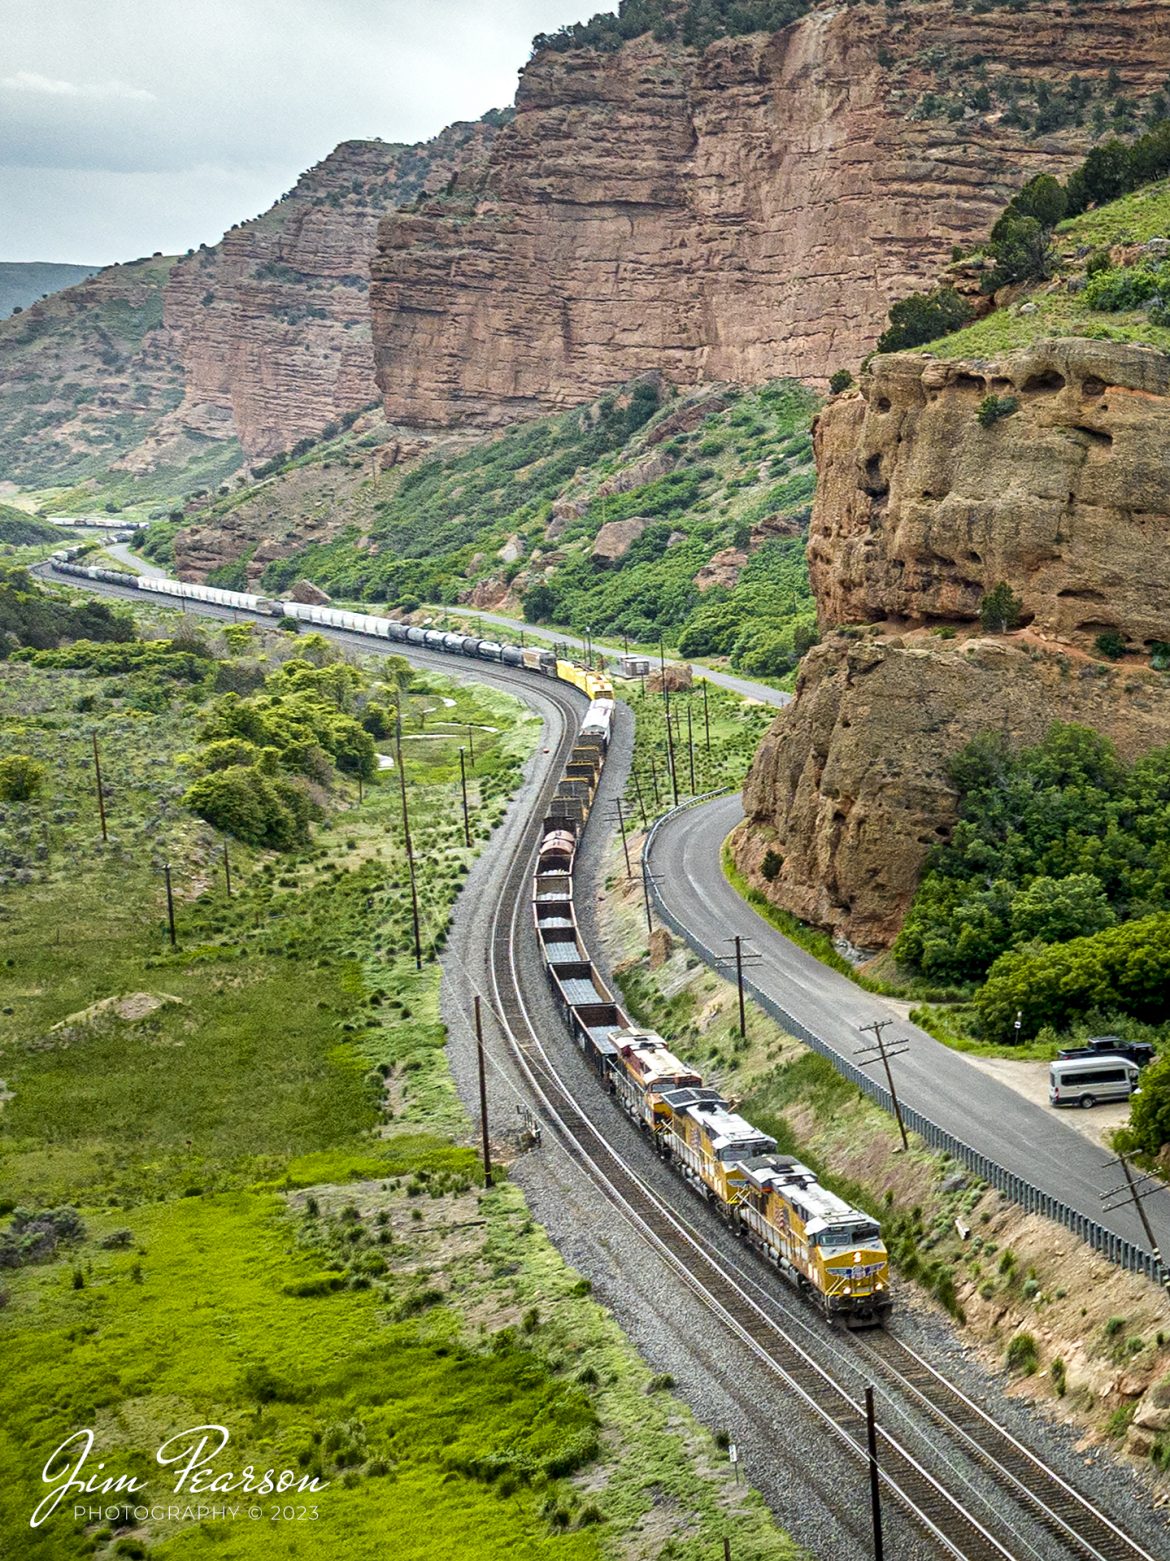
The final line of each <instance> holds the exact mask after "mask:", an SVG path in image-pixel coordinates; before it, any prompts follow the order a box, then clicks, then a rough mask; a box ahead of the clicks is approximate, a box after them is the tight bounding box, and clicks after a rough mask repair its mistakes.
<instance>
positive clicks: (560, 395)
mask: <svg viewBox="0 0 1170 1561" xmlns="http://www.w3.org/2000/svg"><path fill="white" fill-rule="evenodd" d="M976 57H982V58H983V59H984V60H986V61H990V62H992V64H991V69H992V75H993V77H995V78H996V79H1006V78H1008V77H1010V76H1013V75H1015V76H1019V77H1022V78H1028V79H1029V80H1041V81H1048V82H1052V83H1054V84H1058V85H1062V84H1064V83H1066V82H1067V81H1068V79H1069V77H1070V75H1072V74H1076V73H1080V75H1081V76H1083V77H1085V78H1086V79H1093V80H1096V81H1097V82H1098V83H1100V81H1101V80H1102V79H1103V77H1104V75H1105V73H1106V72H1107V71H1108V70H1109V69H1110V68H1112V67H1116V68H1117V69H1118V70H1119V72H1120V75H1121V79H1122V80H1123V82H1124V86H1125V90H1126V91H1129V92H1132V93H1134V94H1135V95H1136V96H1137V97H1139V98H1140V97H1141V95H1142V94H1143V93H1144V92H1146V91H1148V90H1152V89H1153V88H1155V87H1160V86H1161V85H1162V84H1163V82H1164V80H1165V78H1166V75H1167V72H1168V71H1170V3H1168V0H1149V3H1138V4H1124V3H1119V0H1101V3H1099V4H1095V5H1093V6H1091V7H1077V8H1075V9H1073V8H1070V7H1065V6H1059V5H1047V6H1044V7H1043V8H1040V7H1036V8H1034V9H1031V10H1014V9H1011V10H1009V9H1008V8H1006V7H1004V8H997V9H995V10H994V11H989V12H986V13H985V14H980V15H976V14H974V13H972V12H967V11H959V10H957V9H956V8H955V7H954V6H953V5H952V4H951V0H926V3H924V4H922V5H915V6H913V7H905V8H903V9H901V10H899V11H897V12H894V11H891V10H889V9H887V8H886V7H885V6H884V5H883V6H878V5H867V4H859V5H852V6H840V5H827V6H822V7H821V8H819V9H817V10H816V11H814V12H812V13H810V14H809V15H808V16H806V17H804V18H803V19H802V20H800V21H798V22H796V23H795V24H793V25H792V26H791V27H788V28H786V29H784V30H783V31H781V32H779V33H777V34H775V35H773V36H766V35H761V34H756V35H751V36H747V37H740V38H734V39H726V40H722V41H720V42H718V43H716V44H713V45H712V46H711V47H710V48H709V49H707V51H706V52H705V53H704V54H702V55H699V54H698V53H697V52H696V51H694V50H688V49H684V48H682V47H681V46H676V45H668V44H660V43H656V42H654V41H653V39H652V38H650V37H645V38H642V39H638V40H636V41H634V42H632V43H628V44H626V45H625V47H623V48H622V49H621V50H620V51H618V52H617V53H611V54H604V53H601V54H599V53H594V52H592V51H586V50H581V51H575V52H571V53H553V52H547V53H544V54H541V55H539V56H538V57H537V58H536V59H535V60H534V61H533V62H532V64H531V65H529V66H528V68H527V69H526V70H525V71H524V72H523V75H522V78H521V84H520V89H519V93H518V96H517V101H516V110H517V112H516V117H515V119H514V121H513V123H512V124H511V125H510V126H509V127H507V128H506V129H505V130H503V131H502V132H501V133H500V135H499V136H498V137H497V138H496V141H495V143H494V145H493V148H492V152H491V155H490V158H489V160H488V163H487V166H486V169H484V170H483V171H482V173H480V174H478V175H475V176H467V177H462V178H460V179H459V180H458V181H457V184H456V188H455V190H454V191H452V192H450V193H448V194H445V195H443V196H440V197H438V198H436V199H434V200H431V201H428V202H424V203H422V205H421V207H420V208H419V209H415V210H411V211H409V212H399V213H394V214H391V215H390V216H388V217H387V218H386V220H385V221H384V222H383V224H382V226H381V229H380V232H379V236H378V247H377V253H376V257H375V260H374V264H373V279H374V281H373V288H372V291H371V305H372V311H373V331H374V347H375V354H376V360H377V376H378V384H379V386H380V387H381V389H382V392H383V396H384V401H385V408H386V413H387V416H388V418H390V419H391V421H402V422H408V423H416V424H423V425H436V424H437V425H447V424H451V423H455V422H459V421H462V420H465V419H474V420H478V421H484V422H502V421H506V420H508V419H511V418H515V417H520V416H524V415H530V414H532V413H535V412H540V411H544V410H547V409H549V408H553V407H556V406H560V405H564V404H567V403H572V402H579V401H583V400H586V399H588V398H590V397H592V396H594V395H595V394H597V393H598V392H599V391H601V390H604V389H605V388H606V387H607V386H612V385H614V384H615V383H619V382H621V381H623V380H627V379H629V378H631V377H633V376H634V375H636V374H638V373H641V372H643V371H645V370H648V369H656V370H658V371H660V372H661V373H662V374H663V375H664V376H666V377H667V378H668V379H669V380H671V381H673V382H674V383H677V384H691V383H694V382H696V381H699V380H705V379H711V380H745V381H752V380H760V379H764V378H768V377H770V376H775V375H781V374H789V375H797V376H801V377H810V378H823V377H824V376H825V375H826V374H827V373H828V372H829V371H830V370H832V369H833V368H836V367H839V366H840V365H842V364H845V363H856V361H857V360H858V359H859V358H860V357H861V356H862V354H863V353H865V352H866V351H868V350H869V349H870V348H871V347H872V346H873V344H874V341H875V339H876V336H877V333H878V331H879V330H880V328H881V324H882V322H883V320H884V317H885V314H886V311H887V309H888V307H889V303H890V301H891V299H892V298H895V297H897V296H899V295H901V294H903V293H905V292H907V291H909V290H911V289H912V288H914V287H915V286H922V285H927V284H931V283H932V282H933V279H934V277H935V275H936V273H937V270H938V267H939V265H940V263H941V262H943V261H944V260H946V259H948V258H949V255H950V250H951V247H952V245H953V244H955V243H964V242H967V241H970V240H971V239H972V238H976V237H982V236H983V235H985V234H986V232H987V231H988V229H989V227H990V225H991V223H992V221H993V220H994V217H995V215H996V213H997V212H998V210H999V209H1000V208H1001V207H1002V205H1003V203H1004V201H1005V199H1006V197H1007V196H1008V194H1009V193H1010V192H1011V191H1012V190H1014V189H1015V188H1016V187H1018V185H1019V184H1020V183H1021V182H1023V180H1024V179H1026V178H1027V177H1029V176H1030V175H1031V174H1033V173H1036V172H1038V171H1041V170H1043V169H1062V168H1065V167H1067V166H1068V165H1069V164H1071V163H1072V162H1073V161H1075V160H1076V159H1077V158H1079V156H1080V155H1081V154H1082V153H1083V150H1084V149H1085V147H1086V146H1087V145H1088V144H1089V143H1090V142H1091V141H1092V140H1093V139H1095V136H1096V132H1094V131H1093V130H1092V129H1091V128H1090V127H1089V125H1088V124H1087V123H1085V124H1083V125H1081V126H1076V125H1071V126H1069V127H1068V128H1066V129H1064V130H1061V131H1059V132H1058V133H1054V134H1048V135H1043V136H1040V137H1039V138H1037V137H1036V135H1035V134H1034V133H1033V132H1031V131H1028V130H1026V129H1024V128H1019V127H1016V126H1015V125H1014V124H1009V123H1008V119H1009V118H1010V117H1011V116H1010V115H1009V116H1006V117H1005V114H1004V112H1003V111H1002V107H998V108H997V107H994V106H993V107H992V108H991V109H989V110H987V111H979V110H976V109H974V108H966V109H964V108H963V106H962V104H961V103H957V105H956V106H957V113H958V117H957V118H955V119H951V118H948V117H946V116H945V115H944V116H943V117H941V118H940V117H916V116H920V109H921V105H922V103H923V101H924V98H925V95H926V94H927V93H929V92H932V91H933V92H937V90H938V89H941V90H943V91H944V92H945V91H946V90H947V87H948V85H949V82H950V72H951V69H952V66H951V64H950V63H949V62H967V63H969V62H970V61H971V60H972V59H975V58H976ZM956 68H957V67H956Z"/></svg>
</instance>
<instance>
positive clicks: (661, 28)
mask: <svg viewBox="0 0 1170 1561" xmlns="http://www.w3.org/2000/svg"><path fill="white" fill-rule="evenodd" d="M807 10H808V0H620V4H619V5H618V9H617V13H616V14H614V13H613V12H612V11H602V12H599V13H598V14H597V15H596V16H592V17H590V19H589V20H588V21H587V22H570V23H569V24H567V25H566V26H564V27H561V28H558V30H557V31H556V32H554V33H537V35H536V37H535V38H534V39H533V40H532V52H533V54H539V53H540V52H541V51H542V50H544V49H556V50H558V51H560V52H565V51H567V50H569V49H597V50H600V51H602V52H612V51H613V50H615V49H620V48H621V46H622V44H623V43H625V42H626V41H627V40H628V39H630V38H640V37H641V36H642V35H643V34H644V33H652V34H653V35H654V37H655V38H657V39H658V41H659V42H660V43H668V42H670V41H671V40H673V39H677V40H678V41H679V42H680V43H684V44H687V45H688V46H690V47H692V48H696V49H705V48H706V47H707V45H708V44H709V43H714V41H715V40H716V38H731V37H736V36H738V35H739V34H741V33H754V32H776V31H777V30H778V29H779V28H781V27H787V26H788V24H789V22H794V21H795V20H796V19H797V17H799V16H803V15H804V13H805V12H806V11H807Z"/></svg>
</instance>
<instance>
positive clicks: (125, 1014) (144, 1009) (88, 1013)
mask: <svg viewBox="0 0 1170 1561" xmlns="http://www.w3.org/2000/svg"><path fill="white" fill-rule="evenodd" d="M172 1003H182V998H179V997H173V996H172V995H171V994H170V993H169V992H127V993H126V994H125V995H124V996H122V997H103V998H101V999H99V1001H98V1002H96V1003H91V1004H90V1005H89V1007H88V1008H81V1009H78V1011H77V1013H75V1014H70V1015H69V1016H68V1018H65V1019H61V1020H59V1021H58V1022H57V1023H56V1024H55V1025H54V1026H53V1029H52V1032H51V1033H54V1034H55V1033H56V1032H57V1031H59V1030H72V1029H75V1028H77V1027H78V1026H80V1025H83V1024H93V1023H94V1022H95V1021H96V1020H98V1019H121V1020H122V1021H123V1022H124V1023H126V1024H136V1023H138V1022H139V1021H140V1020H142V1019H149V1018H150V1016H151V1014H156V1013H157V1012H158V1011H159V1009H160V1008H168V1007H169V1006H170V1005H171V1004H172Z"/></svg>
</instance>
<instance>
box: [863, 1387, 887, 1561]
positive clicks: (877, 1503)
mask: <svg viewBox="0 0 1170 1561" xmlns="http://www.w3.org/2000/svg"><path fill="white" fill-rule="evenodd" d="M865 1436H866V1442H867V1444H868V1450H869V1505H870V1510H871V1512H872V1514H873V1561H883V1557H884V1555H885V1551H884V1548H883V1546H882V1486H881V1476H880V1474H879V1473H878V1458H877V1422H876V1420H875V1418H874V1412H873V1389H872V1388H866V1390H865Z"/></svg>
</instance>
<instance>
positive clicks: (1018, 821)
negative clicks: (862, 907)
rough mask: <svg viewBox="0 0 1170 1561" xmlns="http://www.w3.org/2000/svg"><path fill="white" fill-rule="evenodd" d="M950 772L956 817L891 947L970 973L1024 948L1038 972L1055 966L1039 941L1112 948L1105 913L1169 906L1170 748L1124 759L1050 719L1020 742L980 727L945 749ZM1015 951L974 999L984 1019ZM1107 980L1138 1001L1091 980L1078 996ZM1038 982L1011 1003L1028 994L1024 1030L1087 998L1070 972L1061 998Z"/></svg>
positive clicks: (938, 974)
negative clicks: (1069, 996)
mask: <svg viewBox="0 0 1170 1561" xmlns="http://www.w3.org/2000/svg"><path fill="white" fill-rule="evenodd" d="M951 779H952V782H953V783H954V785H955V786H956V788H957V789H958V791H959V793H960V798H961V801H960V807H959V820H958V823H957V824H956V825H955V828H954V831H953V833H952V836H951V839H950V841H949V842H948V843H947V844H946V845H944V846H941V847H939V848H938V849H937V850H936V851H935V852H934V853H933V855H932V856H931V857H930V858H929V860H928V864H927V870H926V873H925V875H924V876H923V879H922V883H921V885H920V886H919V889H918V893H917V895H916V896H915V899H914V904H913V905H912V906H911V908H910V912H909V915H908V916H907V918H906V921H905V924H904V926H903V928H902V931H901V933H900V934H899V936H898V939H897V942H896V943H895V945H894V948H895V953H896V954H897V957H898V958H899V959H900V960H902V961H903V962H905V963H906V964H907V965H909V966H911V967H913V968H914V969H915V970H917V971H920V972H921V973H922V974H923V975H926V976H928V977H929V978H930V979H932V980H937V981H942V982H975V981H979V980H981V979H983V977H984V976H986V975H987V973H988V971H989V970H991V969H992V967H993V965H994V963H995V961H996V960H998V959H999V958H1000V956H1001V955H1004V954H1005V953H1006V952H1007V951H1009V950H1019V949H1023V948H1027V949H1028V950H1029V952H1028V954H1027V955H1026V960H1027V961H1032V960H1040V961H1041V964H1037V965H1036V967H1035V974H1036V979H1037V982H1038V983H1039V981H1040V974H1041V972H1042V969H1049V968H1055V966H1048V965H1043V959H1044V957H1045V956H1043V955H1042V954H1041V953H1040V952H1039V950H1040V948H1041V947H1043V946H1048V945H1061V944H1064V943H1066V942H1067V941H1068V940H1070V939H1074V940H1075V939H1078V938H1084V937H1086V936H1090V937H1094V938H1103V939H1104V940H1105V941H1103V942H1102V943H1100V944H1099V945H1095V953H1094V957H1096V953H1100V952H1102V951H1103V954H1104V956H1106V957H1108V958H1110V959H1112V958H1113V956H1114V954H1115V952H1116V951H1118V950H1120V949H1122V948H1124V947H1126V944H1125V936H1124V935H1123V928H1118V936H1119V937H1120V939H1121V941H1120V942H1110V941H1108V940H1109V938H1111V937H1112V929H1113V928H1114V927H1115V925H1116V924H1118V923H1123V924H1124V923H1131V922H1132V923H1136V922H1139V921H1144V920H1146V919H1147V918H1148V917H1149V916H1151V915H1153V914H1157V913H1163V912H1166V911H1170V749H1160V750H1157V751H1155V752H1153V753H1150V754H1147V755H1146V756H1145V757H1144V758H1143V759H1140V760H1139V761H1138V762H1137V763H1136V764H1134V765H1132V766H1127V765H1126V764H1124V763H1123V762H1122V761H1121V760H1120V759H1119V758H1118V756H1117V753H1116V751H1115V750H1114V748H1113V746H1112V744H1111V743H1110V742H1109V741H1108V740H1107V739H1106V738H1104V737H1101V736H1099V735H1097V734H1096V733H1094V732H1091V731H1088V730H1087V729H1085V728H1083V727H1077V726H1062V725H1055V726H1053V728H1052V730H1051V731H1050V732H1049V734H1048V736H1047V737H1046V738H1045V739H1044V741H1043V742H1042V743H1039V744H1037V745H1036V746H1035V747H1032V748H1026V749H1024V750H1023V751H1022V752H1020V753H1018V754H1013V753H1012V752H1011V751H1010V749H1009V748H1008V747H1007V745H1006V743H1005V742H1004V741H1003V739H1002V738H1000V737H996V736H984V737H980V738H977V739H976V740H975V742H973V743H971V744H970V745H969V746H968V747H967V748H966V749H965V750H964V751H963V752H962V753H961V754H960V755H959V756H958V757H957V758H956V759H955V760H954V762H953V763H952V766H951ZM1135 936H1136V935H1135ZM1090 952H1093V951H1090ZM1082 955H1085V957H1087V955H1086V951H1084V950H1081V951H1080V952H1079V953H1078V956H1077V957H1078V961H1079V960H1081V958H1082ZM1053 957H1054V958H1055V957H1056V956H1055V955H1054V956H1053ZM1024 961H1025V956H1023V955H1021V956H1020V959H1019V960H1017V961H1016V963H1015V964H1011V965H1004V966H1002V967H997V969H998V972H999V979H998V981H997V985H996V987H995V990H994V991H993V992H992V993H991V994H990V995H989V996H988V998H987V1000H986V1003H987V1005H990V1006H985V1007H984V1008H982V1009H981V1013H985V1014H986V1017H987V1021H988V1024H989V1025H990V1026H992V1027H994V1025H995V1024H997V1023H998V1022H999V1012H1000V1011H999V1007H998V1006H996V1005H997V1004H998V1003H999V997H998V996H997V994H999V993H1002V992H1005V991H1007V990H1008V986H1010V989H1011V991H1012V993H1016V992H1017V991H1018V990H1019V989H1020V987H1021V983H1020V982H1017V981H1016V980H1015V977H1014V974H1013V975H1012V979H1011V981H1010V982H1008V981H1007V976H1008V974H1010V973H1013V972H1015V971H1017V970H1022V969H1024V968H1025V963H1024ZM1027 969H1028V975H1027V976H1026V977H1025V978H1024V979H1025V980H1030V979H1031V977H1032V974H1033V971H1032V966H1031V965H1030V964H1029V965H1028V967H1027ZM1123 985H1124V983H1123ZM1044 990H1045V991H1046V990H1047V988H1044ZM1069 990H1070V991H1071V990H1072V988H1070V989H1069ZM1115 990H1116V991H1117V994H1118V1003H1119V1004H1120V1006H1121V1008H1122V1009H1123V1011H1127V1012H1133V1013H1134V1014H1135V1015H1137V1014H1138V1009H1137V1008H1129V1007H1127V1003H1128V1001H1129V998H1128V997H1126V998H1124V999H1123V997H1122V995H1121V992H1120V989H1119V988H1116V987H1115V984H1111V985H1110V986H1109V989H1108V992H1107V991H1106V990H1105V989H1104V988H1103V989H1102V991H1101V992H1100V993H1098V994H1096V995H1093V994H1091V993H1090V994H1088V995H1089V996H1090V997H1092V1002H1091V1003H1090V1004H1089V1005H1088V1006H1098V1007H1100V1006H1102V1005H1103V1004H1105V1000H1106V998H1107V997H1108V996H1109V993H1110V992H1114V991H1115ZM1126 991H1127V992H1130V989H1129V988H1126ZM1040 992H1041V987H1040V985H1039V984H1038V986H1037V992H1036V993H1035V994H1033V995H1031V996H1029V997H1028V1000H1027V1002H1026V1003H1024V1004H1020V1003H1017V1004H1016V1006H1024V1007H1025V1008H1026V1011H1027V1014H1028V1024H1029V1033H1030V1034H1034V1033H1035V1031H1036V1030H1038V1029H1039V1028H1040V1027H1041V1026H1042V1025H1045V1024H1056V1025H1060V1024H1063V1023H1064V1022H1066V1020H1067V1018H1068V1017H1069V1016H1070V1015H1072V1014H1075V1013H1076V1012H1077V1011H1078V1006H1081V1007H1083V1006H1084V1004H1083V1002H1082V999H1083V998H1084V997H1085V996H1086V994H1085V993H1084V992H1083V991H1082V990H1081V988H1080V986H1079V984H1078V985H1077V994H1078V995H1077V996H1076V998H1075V999H1074V1000H1073V1001H1072V1002H1070V1003H1064V1002H1061V1001H1057V999H1056V998H1055V997H1054V996H1044V997H1042V996H1041V995H1040ZM1139 994H1140V983H1139V985H1138V986H1134V987H1133V988H1132V992H1130V995H1131V996H1133V997H1134V998H1135V1000H1136V999H1137V997H1138V995H1139ZM1005 1001H1006V999H1005ZM1011 1001H1015V998H1014V997H1013V998H1012V999H1011ZM1168 1001H1170V999H1168V998H1167V997H1163V998H1162V1002H1163V1005H1166V1004H1167V1003H1168ZM1106 1006H1107V1004H1106ZM1144 1012H1145V1007H1144V1006H1143V1007H1142V1013H1143V1014H1144ZM1014 1018H1015V1009H1014V1008H1013V1009H1012V1012H1011V1014H1010V1016H1009V1019H1014Z"/></svg>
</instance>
